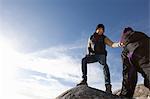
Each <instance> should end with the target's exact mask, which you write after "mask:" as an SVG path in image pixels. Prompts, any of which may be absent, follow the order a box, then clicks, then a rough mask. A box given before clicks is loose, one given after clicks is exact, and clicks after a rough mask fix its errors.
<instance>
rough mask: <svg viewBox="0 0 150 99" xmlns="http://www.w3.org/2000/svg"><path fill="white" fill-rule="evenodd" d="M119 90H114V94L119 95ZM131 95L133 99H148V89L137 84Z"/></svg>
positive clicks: (149, 93) (149, 97)
mask: <svg viewBox="0 0 150 99" xmlns="http://www.w3.org/2000/svg"><path fill="white" fill-rule="evenodd" d="M120 92H121V90H118V91H115V92H114V94H115V95H119V94H120ZM133 97H134V98H135V99H150V90H149V89H148V88H146V87H145V86H144V85H143V84H139V85H137V86H136V88H135V92H134V95H133Z"/></svg>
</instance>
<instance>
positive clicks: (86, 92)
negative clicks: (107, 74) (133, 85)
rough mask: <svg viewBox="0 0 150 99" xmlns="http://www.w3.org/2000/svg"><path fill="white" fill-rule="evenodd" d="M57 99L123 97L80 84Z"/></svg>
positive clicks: (109, 98) (112, 98) (111, 98)
mask: <svg viewBox="0 0 150 99" xmlns="http://www.w3.org/2000/svg"><path fill="white" fill-rule="evenodd" d="M56 99H121V98H119V97H118V96H117V95H112V94H109V93H106V92H104V91H101V90H98V89H95V88H91V87H88V86H86V85H80V86H77V87H75V88H72V89H70V90H68V91H66V92H64V93H63V94H61V95H60V96H58V97H57V98H56Z"/></svg>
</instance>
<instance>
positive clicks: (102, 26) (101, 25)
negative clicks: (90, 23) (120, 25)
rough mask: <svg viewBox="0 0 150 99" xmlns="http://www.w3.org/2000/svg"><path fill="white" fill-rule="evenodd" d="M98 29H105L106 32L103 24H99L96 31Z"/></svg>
mask: <svg viewBox="0 0 150 99" xmlns="http://www.w3.org/2000/svg"><path fill="white" fill-rule="evenodd" d="M98 28H103V30H104V31H105V26H104V25H103V24H98V25H97V26H96V30H97V29H98Z"/></svg>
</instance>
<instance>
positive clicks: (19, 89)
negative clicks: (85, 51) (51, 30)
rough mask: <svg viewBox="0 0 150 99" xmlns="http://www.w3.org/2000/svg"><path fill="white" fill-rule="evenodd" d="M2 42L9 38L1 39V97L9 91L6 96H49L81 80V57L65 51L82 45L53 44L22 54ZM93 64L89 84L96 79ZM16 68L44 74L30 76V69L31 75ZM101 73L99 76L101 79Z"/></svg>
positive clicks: (53, 95) (42, 97)
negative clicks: (70, 54)
mask: <svg viewBox="0 0 150 99" xmlns="http://www.w3.org/2000/svg"><path fill="white" fill-rule="evenodd" d="M5 41H8V40H1V43H0V46H1V47H2V49H1V50H0V54H1V55H0V56H1V61H0V64H1V70H2V72H1V75H2V76H1V81H0V82H1V92H2V91H3V93H2V95H1V97H5V96H7V95H6V94H10V95H9V96H8V97H6V99H7V98H9V97H13V96H14V98H15V97H22V99H29V98H31V99H38V98H37V97H39V99H47V98H52V97H56V96H57V95H59V94H60V93H62V92H63V91H65V90H67V89H69V88H71V87H74V86H76V83H78V82H79V81H80V80H81V62H80V61H81V59H76V58H73V57H72V56H69V55H68V54H67V53H66V52H67V51H69V50H73V49H78V48H81V46H79V47H77V46H64V47H63V46H62V47H53V48H48V49H44V50H41V51H38V52H35V53H30V54H23V53H19V52H17V51H15V50H14V49H13V46H11V45H12V44H11V42H8V43H6V42H5ZM4 42H5V44H4ZM63 52H64V53H63ZM44 56H48V57H44ZM92 66H93V67H92ZM92 66H90V67H89V69H88V70H89V73H88V75H89V79H90V80H89V84H90V83H92V82H91V81H93V82H94V81H96V80H97V76H96V73H97V72H98V70H97V69H95V68H97V67H96V66H94V64H93V65H92ZM18 68H19V69H25V70H27V71H28V70H29V71H35V72H39V73H44V74H46V77H43V76H42V75H40V74H39V75H37V74H33V75H32V72H31V75H30V73H29V75H26V74H25V75H22V74H21V73H20V72H19V71H18ZM92 69H93V70H92ZM95 70H96V71H95ZM92 72H94V73H92ZM16 74H17V75H16ZM18 76H19V78H18ZM24 76H27V77H24ZM100 76H101V75H99V78H101V77H100ZM16 77H17V80H16ZM42 83H43V84H42ZM45 83H46V84H45ZM44 84H45V85H44ZM48 84H49V85H48ZM67 84H68V85H67ZM10 89H11V90H10Z"/></svg>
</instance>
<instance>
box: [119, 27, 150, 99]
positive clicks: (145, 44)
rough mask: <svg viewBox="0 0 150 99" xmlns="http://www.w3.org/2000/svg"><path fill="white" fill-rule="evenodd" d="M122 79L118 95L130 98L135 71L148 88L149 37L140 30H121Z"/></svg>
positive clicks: (135, 82) (128, 28)
mask: <svg viewBox="0 0 150 99" xmlns="http://www.w3.org/2000/svg"><path fill="white" fill-rule="evenodd" d="M121 44H123V51H122V54H121V56H122V62H123V81H122V89H121V93H120V96H125V97H128V98H132V97H133V94H134V90H135V87H136V84H137V73H138V72H139V73H141V75H142V76H143V78H144V85H145V87H147V88H149V89H150V38H149V37H148V36H147V35H146V34H145V33H142V32H139V31H134V30H133V29H132V28H131V27H127V28H125V29H124V31H123V35H122V39H121Z"/></svg>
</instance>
